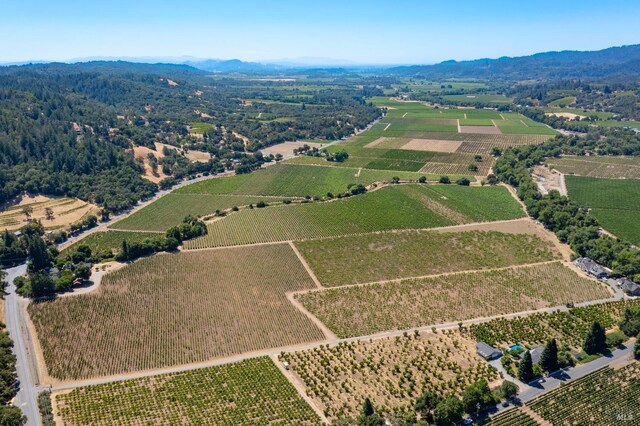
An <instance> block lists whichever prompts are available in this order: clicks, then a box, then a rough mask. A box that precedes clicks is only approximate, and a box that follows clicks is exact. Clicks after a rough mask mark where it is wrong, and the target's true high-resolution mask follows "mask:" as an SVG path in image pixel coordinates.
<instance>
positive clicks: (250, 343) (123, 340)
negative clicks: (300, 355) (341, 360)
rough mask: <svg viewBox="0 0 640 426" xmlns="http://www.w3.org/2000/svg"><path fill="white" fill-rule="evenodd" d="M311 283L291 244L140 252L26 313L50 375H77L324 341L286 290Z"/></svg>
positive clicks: (206, 358) (318, 330)
mask: <svg viewBox="0 0 640 426" xmlns="http://www.w3.org/2000/svg"><path fill="white" fill-rule="evenodd" d="M310 288H315V284H314V283H313V281H312V280H311V278H310V277H309V275H308V274H307V272H306V271H305V269H304V267H303V266H302V264H301V263H300V261H299V260H298V258H297V256H296V255H295V253H294V252H293V250H292V249H291V247H290V246H289V245H288V244H283V245H270V246H256V247H245V248H234V249H226V250H207V251H201V252H191V253H179V254H163V255H156V256H152V257H149V258H145V259H142V260H140V261H138V262H135V263H133V264H132V265H130V266H128V267H126V268H123V269H120V270H118V271H115V272H113V273H111V274H108V275H107V276H105V277H104V278H103V280H102V285H101V286H100V288H99V289H98V290H97V291H95V292H93V293H90V294H86V295H79V296H73V297H65V298H60V299H57V300H54V301H50V302H41V303H35V304H31V305H29V313H30V314H31V318H32V320H33V323H34V325H35V327H36V330H37V332H38V338H39V339H40V345H41V347H42V351H43V354H44V359H45V361H46V365H47V368H48V373H49V375H50V376H51V377H53V378H56V379H62V380H68V379H81V378H89V377H94V376H104V375H113V374H120V373H126V372H130V371H138V370H146V369H153V368H160V367H166V366H172V365H178V364H185V363H193V362H201V361H205V360H209V359H213V358H216V357H222V356H228V355H232V354H239V353H244V352H250V351H254V350H258V349H264V348H272V347H280V346H287V345H291V344H296V343H302V342H309V341H317V340H322V339H324V335H323V333H322V332H321V331H320V329H318V328H317V327H316V326H315V325H314V324H313V323H312V322H311V321H310V320H309V319H308V318H307V317H306V316H305V315H304V314H303V313H301V312H300V311H298V310H297V309H296V308H295V307H294V306H293V305H291V304H290V302H289V301H288V300H287V298H286V296H285V293H286V292H290V291H299V290H304V289H310Z"/></svg>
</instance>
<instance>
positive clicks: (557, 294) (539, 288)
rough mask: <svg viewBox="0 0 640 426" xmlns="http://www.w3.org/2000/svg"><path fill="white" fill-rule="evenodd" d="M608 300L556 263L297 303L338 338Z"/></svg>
mask: <svg viewBox="0 0 640 426" xmlns="http://www.w3.org/2000/svg"><path fill="white" fill-rule="evenodd" d="M451 254H453V255H455V253H451ZM609 297H611V294H610V293H609V292H608V291H607V290H606V289H605V288H604V287H603V285H602V284H600V283H598V282H596V281H593V280H589V279H586V278H582V277H581V276H579V275H577V274H576V273H575V272H573V271H572V270H570V269H568V268H566V267H565V266H563V265H562V264H561V263H560V262H557V263H547V264H543V265H539V266H523V267H516V268H512V269H503V270H497V271H483V272H470V273H459V274H452V275H444V276H440V277H434V278H423V279H410V280H404V281H399V282H387V283H382V284H371V285H364V286H348V287H340V288H334V289H328V290H321V291H314V292H311V293H305V294H301V295H299V296H298V299H299V300H300V301H301V302H302V304H303V305H304V306H305V308H307V309H308V310H309V311H310V312H311V313H313V314H314V315H315V316H317V317H318V318H319V319H320V320H321V321H322V322H323V323H324V324H325V325H326V326H327V327H329V328H330V329H331V330H332V331H333V332H334V333H336V334H337V335H338V336H339V337H351V336H362V335H367V334H373V333H376V332H381V331H387V330H396V329H397V330H401V329H406V328H414V327H419V326H425V325H429V324H442V323H449V322H455V321H463V320H468V319H472V318H479V317H485V316H495V315H502V314H507V313H511V312H518V311H526V310H533V309H541V308H545V307H550V306H559V305H564V304H566V303H568V302H574V303H579V302H585V301H588V300H595V299H605V298H609Z"/></svg>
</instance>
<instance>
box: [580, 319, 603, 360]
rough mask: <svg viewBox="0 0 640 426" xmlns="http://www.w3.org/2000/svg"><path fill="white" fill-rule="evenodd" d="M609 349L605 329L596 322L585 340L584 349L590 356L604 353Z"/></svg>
mask: <svg viewBox="0 0 640 426" xmlns="http://www.w3.org/2000/svg"><path fill="white" fill-rule="evenodd" d="M606 348H607V337H606V334H605V331H604V328H602V326H601V325H600V323H599V322H598V321H594V322H593V324H591V329H590V330H589V333H588V334H587V337H585V339H584V343H583V344H582V349H584V351H585V352H586V353H588V354H589V355H593V354H597V353H602V352H604V351H605V349H606Z"/></svg>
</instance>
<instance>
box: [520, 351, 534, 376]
mask: <svg viewBox="0 0 640 426" xmlns="http://www.w3.org/2000/svg"><path fill="white" fill-rule="evenodd" d="M518 379H520V380H521V381H523V382H525V383H529V382H530V381H531V380H533V360H532V359H531V352H529V351H527V352H525V354H524V357H523V358H522V361H520V366H519V367H518Z"/></svg>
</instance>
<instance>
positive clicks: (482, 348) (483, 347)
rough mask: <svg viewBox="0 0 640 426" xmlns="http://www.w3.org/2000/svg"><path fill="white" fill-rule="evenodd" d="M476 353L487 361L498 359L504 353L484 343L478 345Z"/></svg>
mask: <svg viewBox="0 0 640 426" xmlns="http://www.w3.org/2000/svg"><path fill="white" fill-rule="evenodd" d="M476 353H477V354H478V355H480V356H481V357H482V358H484V359H486V360H492V359H498V358H500V357H501V356H502V352H500V351H499V350H497V349H496V348H494V347H492V346H489V345H487V344H486V343H484V342H478V343H476Z"/></svg>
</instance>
